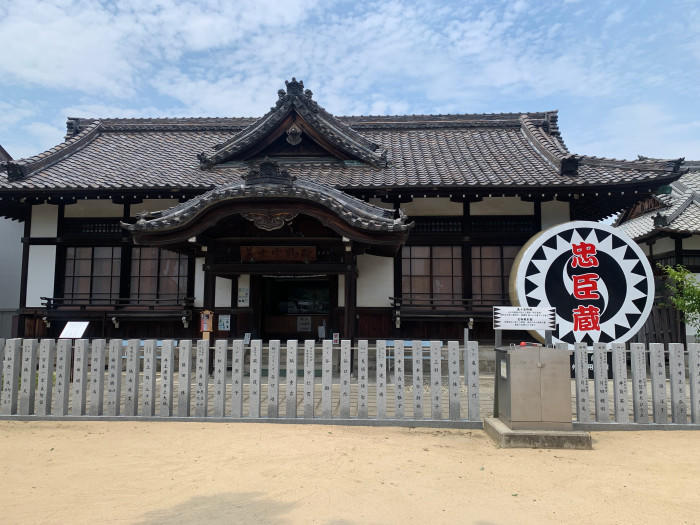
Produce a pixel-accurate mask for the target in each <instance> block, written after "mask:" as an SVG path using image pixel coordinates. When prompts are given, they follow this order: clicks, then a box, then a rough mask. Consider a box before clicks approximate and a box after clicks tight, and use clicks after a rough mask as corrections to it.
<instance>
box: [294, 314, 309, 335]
mask: <svg viewBox="0 0 700 525" xmlns="http://www.w3.org/2000/svg"><path fill="white" fill-rule="evenodd" d="M310 331H311V317H310V316H308V315H300V316H299V317H297V332H310Z"/></svg>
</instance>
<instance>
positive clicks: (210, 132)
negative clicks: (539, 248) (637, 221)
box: [0, 89, 683, 192]
mask: <svg viewBox="0 0 700 525" xmlns="http://www.w3.org/2000/svg"><path fill="white" fill-rule="evenodd" d="M288 91H289V89H288ZM299 96H300V97H302V98H304V97H305V96H306V95H305V94H302V95H299ZM280 97H282V95H281V94H280ZM311 102H313V101H310V95H309V100H308V101H306V102H304V103H305V104H306V103H308V104H310V103H311ZM314 104H315V102H314ZM283 105H284V104H282V105H281V106H283ZM281 106H280V107H281ZM317 109H318V111H317V113H315V114H314V115H315V116H311V117H309V119H311V120H313V119H314V118H315V119H317V120H318V122H316V124H315V125H316V126H318V129H321V130H322V131H323V132H324V133H325V134H324V137H326V138H328V141H329V143H332V144H333V145H337V146H338V149H341V150H343V151H351V152H352V155H351V157H352V158H356V159H358V160H355V161H352V160H351V161H347V160H346V161H342V160H339V159H338V158H334V157H327V158H316V159H308V158H307V159H305V160H304V159H297V160H289V161H288V162H287V161H284V160H282V159H278V160H279V161H280V163H281V164H283V165H284V166H285V169H288V170H289V172H290V173H291V174H292V175H294V176H296V177H298V178H299V179H305V180H309V181H311V182H317V183H322V184H329V185H332V186H335V187H338V188H341V189H351V188H356V189H364V188H367V189H369V190H372V189H384V188H386V189H391V188H423V187H426V188H432V187H451V188H454V187H459V188H465V189H469V188H474V189H479V188H504V189H505V188H520V187H527V188H548V189H552V188H554V189H555V190H554V191H564V190H566V189H577V188H586V187H596V186H601V185H602V186H605V185H610V186H615V187H621V186H628V187H630V188H631V187H634V186H635V185H637V184H644V183H649V185H660V184H664V183H668V182H670V181H672V180H675V179H676V178H678V176H679V175H680V174H681V173H682V172H683V170H682V169H681V167H682V159H679V160H668V161H666V160H651V159H645V160H636V161H619V160H615V159H600V158H596V157H587V156H581V155H575V154H571V153H570V152H569V151H568V150H567V148H566V146H565V145H564V143H563V141H562V140H561V136H560V134H559V129H558V127H557V118H558V117H557V112H556V111H551V112H542V113H526V114H518V113H502V114H485V115H401V116H351V117H333V116H332V115H330V114H328V113H327V112H325V110H323V108H320V107H318V108H317ZM278 110H279V108H278ZM274 111H275V110H274V108H273V110H272V112H273V113H274ZM280 111H281V110H280ZM309 111H311V110H309ZM269 115H270V114H268V115H266V117H263V118H261V119H253V118H182V119H101V120H100V119H75V118H71V119H69V120H68V140H67V141H66V142H64V143H62V144H60V145H58V146H56V147H55V148H52V149H51V150H49V151H47V152H45V153H42V154H40V155H37V156H35V157H31V158H28V159H21V160H17V161H10V162H9V163H8V166H7V172H8V173H7V174H4V173H0V192H2V191H3V190H4V191H7V190H28V191H35V190H52V189H66V190H72V189H83V190H90V189H95V190H98V189H112V188H114V189H117V188H119V189H139V188H143V189H161V188H162V189H164V190H170V189H178V188H182V189H187V188H190V189H196V190H199V191H203V190H208V189H211V188H214V187H216V186H221V185H226V184H231V183H236V182H237V181H240V179H241V176H242V175H244V174H245V173H246V172H247V171H248V165H247V164H246V163H243V162H240V161H234V162H230V161H229V159H230V158H231V155H232V154H235V152H236V151H239V150H240V147H241V144H242V141H243V140H244V139H245V138H246V137H251V136H252V137H254V138H255V140H258V139H260V137H259V136H258V135H260V133H257V134H256V133H255V130H256V129H257V128H258V127H265V126H264V124H265V123H266V122H267V120H266V119H268V120H269V118H270V117H269ZM331 128H332V129H331ZM265 129H267V128H265ZM343 148H345V149H343ZM198 155H200V157H199V158H200V159H201V160H202V163H201V165H200V160H198ZM384 164H386V165H384ZM203 168H204V169H203Z"/></svg>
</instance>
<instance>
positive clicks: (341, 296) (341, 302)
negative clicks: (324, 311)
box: [338, 274, 345, 308]
mask: <svg viewBox="0 0 700 525" xmlns="http://www.w3.org/2000/svg"><path fill="white" fill-rule="evenodd" d="M338 306H339V307H340V308H342V307H344V306H345V276H344V275H342V274H340V275H338Z"/></svg>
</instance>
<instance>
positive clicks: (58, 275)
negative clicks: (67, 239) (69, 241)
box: [32, 203, 66, 297]
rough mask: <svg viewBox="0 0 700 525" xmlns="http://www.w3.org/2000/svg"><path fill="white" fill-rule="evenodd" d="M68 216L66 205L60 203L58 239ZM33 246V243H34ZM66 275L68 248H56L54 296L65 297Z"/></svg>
mask: <svg viewBox="0 0 700 525" xmlns="http://www.w3.org/2000/svg"><path fill="white" fill-rule="evenodd" d="M65 216H66V205H65V204H63V203H59V205H58V214H57V217H56V237H58V238H60V237H61V236H62V235H63V224H64V219H65ZM32 244H33V243H32ZM65 275H66V247H65V246H56V261H55V264H54V274H53V296H54V297H63V291H64V290H63V288H64V286H65V283H64V277H65Z"/></svg>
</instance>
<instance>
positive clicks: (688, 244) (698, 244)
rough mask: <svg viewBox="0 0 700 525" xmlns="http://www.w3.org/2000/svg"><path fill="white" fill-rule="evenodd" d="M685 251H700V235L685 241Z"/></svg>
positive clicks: (687, 238)
mask: <svg viewBox="0 0 700 525" xmlns="http://www.w3.org/2000/svg"><path fill="white" fill-rule="evenodd" d="M683 249H684V250H700V235H693V236H691V237H686V238H685V239H683Z"/></svg>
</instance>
